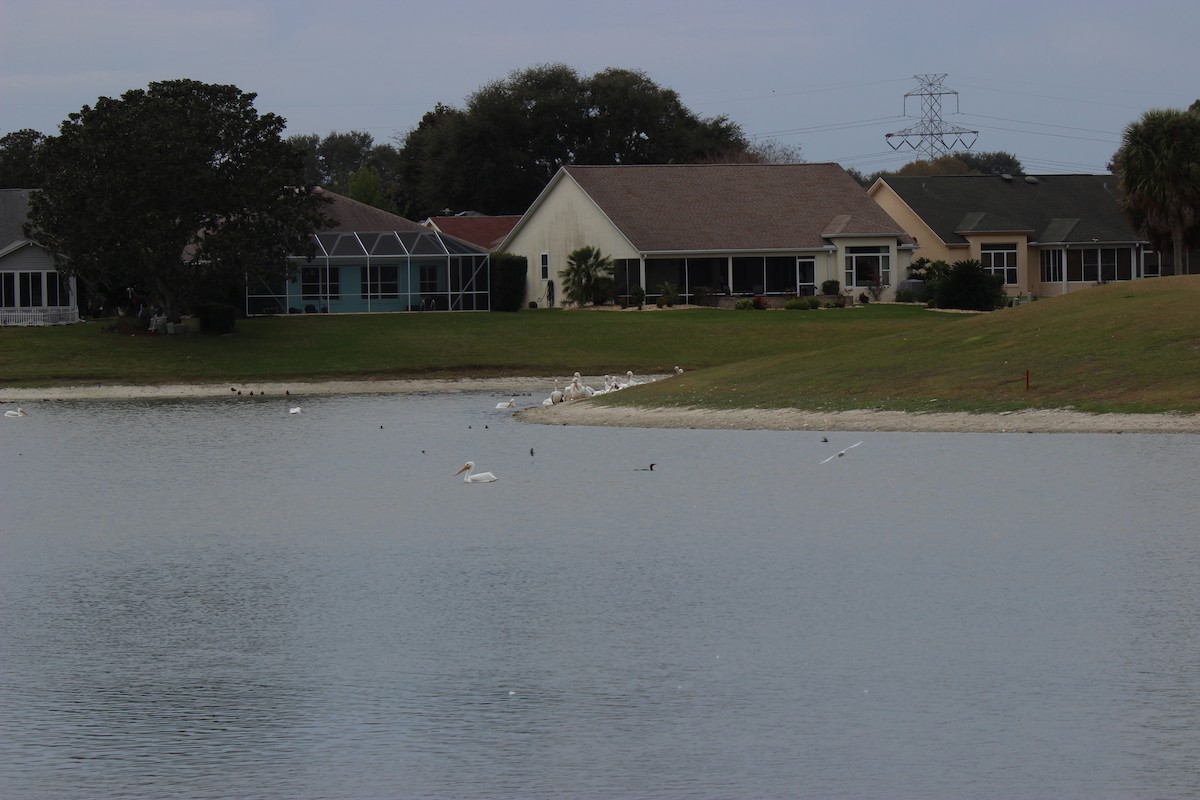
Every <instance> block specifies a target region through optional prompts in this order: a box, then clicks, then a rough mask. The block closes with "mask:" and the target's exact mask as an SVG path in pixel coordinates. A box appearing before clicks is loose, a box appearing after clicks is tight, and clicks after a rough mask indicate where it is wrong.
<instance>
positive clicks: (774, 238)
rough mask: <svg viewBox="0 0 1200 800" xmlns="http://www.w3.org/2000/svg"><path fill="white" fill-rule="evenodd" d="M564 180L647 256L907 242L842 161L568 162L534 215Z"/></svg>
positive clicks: (544, 193) (548, 189)
mask: <svg viewBox="0 0 1200 800" xmlns="http://www.w3.org/2000/svg"><path fill="white" fill-rule="evenodd" d="M561 180H573V181H574V182H575V183H577V184H578V185H579V187H580V188H581V189H582V190H583V191H584V192H585V193H586V194H587V195H588V197H589V198H590V199H591V200H592V202H593V203H595V204H596V206H597V208H598V209H599V210H600V211H601V212H602V213H603V214H604V215H605V216H607V217H608V219H609V220H610V221H611V222H612V224H613V225H614V226H615V227H616V228H617V230H619V231H620V232H621V234H622V235H623V236H624V237H625V238H626V239H627V240H628V241H629V243H630V244H631V245H632V246H633V247H634V248H635V249H636V250H638V251H639V252H642V253H671V252H680V253H681V252H728V251H738V250H804V249H816V248H822V247H826V246H828V245H829V244H830V241H829V237H831V236H884V237H888V238H897V237H900V238H907V237H906V236H905V233H904V231H903V230H901V229H900V227H899V226H898V225H897V224H896V222H895V221H894V220H892V218H891V217H889V216H888V215H887V213H886V212H884V210H883V209H882V208H880V207H879V205H878V204H877V203H876V202H875V201H874V200H872V199H871V198H870V197H868V196H867V193H866V192H865V191H863V189H862V187H861V186H859V185H858V183H857V182H856V181H855V180H854V179H853V178H852V177H850V175H849V174H848V173H847V172H846V171H845V170H844V169H842V168H841V167H840V166H839V165H837V164H651V165H629V166H567V167H563V168H562V169H561V170H559V172H558V174H557V175H555V177H554V179H553V180H551V182H550V185H549V186H548V187H547V188H546V190H545V191H543V192H542V195H541V196H540V197H539V198H538V200H537V201H535V203H534V205H533V207H531V209H530V212H529V213H532V212H533V211H534V210H535V209H536V208H537V206H538V205H539V204H540V202H541V201H542V200H543V199H544V198H545V197H546V196H547V195H548V194H549V192H550V191H551V190H552V189H553V187H554V186H555V185H556V183H557V182H559V181H561ZM529 213H527V214H526V217H528V216H529Z"/></svg>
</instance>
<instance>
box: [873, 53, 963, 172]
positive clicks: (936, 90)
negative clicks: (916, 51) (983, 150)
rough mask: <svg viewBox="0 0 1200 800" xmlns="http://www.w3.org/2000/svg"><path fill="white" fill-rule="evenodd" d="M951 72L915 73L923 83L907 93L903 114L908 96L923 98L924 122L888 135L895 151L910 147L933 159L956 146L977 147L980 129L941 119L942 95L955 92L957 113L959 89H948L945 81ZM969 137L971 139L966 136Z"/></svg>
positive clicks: (947, 153)
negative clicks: (968, 127)
mask: <svg viewBox="0 0 1200 800" xmlns="http://www.w3.org/2000/svg"><path fill="white" fill-rule="evenodd" d="M947 74H948V73H942V74H940V75H914V76H913V77H914V78H916V79H917V80H918V81H919V82H920V84H921V85H920V86H918V87H917V88H916V89H914V90H913V91H911V92H907V93H905V95H904V113H905V114H906V115H907V114H908V98H910V97H919V98H921V121H920V122H918V123H917V124H916V125H910V126H909V127H907V128H905V129H904V130H902V131H896V132H895V133H889V134H885V136H884V138H885V139H887V143H888V144H889V145H890V146H891V148H892V149H893V150H899V149H900V148H901V147H908V148H910V149H912V150H915V151H917V152H918V153H920V154H921V155H922V156H924V157H925V158H926V159H928V160H930V161H932V160H933V159H935V158H939V157H941V156H947V155H950V153H951V152H952V151H953V150H955V149H956V148H958V149H962V150H970V149H971V148H972V147H974V146H975V140H976V138H978V136H979V131H972V130H968V129H966V128H960V127H958V126H957V125H947V124H946V123H944V122H942V97H944V96H945V95H954V111H955V113H958V92H956V91H954V90H953V89H947V88H946V87H945V86H943V85H942V80H943V79H944V78H945V77H946V75H947ZM968 136H969V137H970V142H967V140H966V139H965V138H964V137H968Z"/></svg>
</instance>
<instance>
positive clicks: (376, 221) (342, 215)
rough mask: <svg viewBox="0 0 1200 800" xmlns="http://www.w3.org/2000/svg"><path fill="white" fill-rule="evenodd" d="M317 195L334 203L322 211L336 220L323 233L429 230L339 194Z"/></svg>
mask: <svg viewBox="0 0 1200 800" xmlns="http://www.w3.org/2000/svg"><path fill="white" fill-rule="evenodd" d="M314 191H315V192H316V193H317V194H320V195H323V196H325V197H328V198H329V199H330V200H332V201H333V202H332V203H330V204H329V205H327V206H325V207H324V209H322V210H323V211H324V212H325V216H327V217H329V218H330V219H332V220H334V224H333V225H332V226H330V227H328V228H322V229H321V233H355V232H362V231H414V232H418V233H419V232H423V231H426V230H428V229H427V228H426V227H425V226H424V225H421V224H420V223H417V222H413V221H412V220H411V219H405V218H404V217H401V216H399V215H398V214H392V213H389V212H387V211H384V210H383V209H381V208H375V206H369V205H367V204H366V203H360V202H359V201H357V200H351V199H350V198H349V197H344V196H342V195H340V194H338V193H337V192H331V191H329V190H328V189H321V188H319V187H318V188H317V189H315V190H314Z"/></svg>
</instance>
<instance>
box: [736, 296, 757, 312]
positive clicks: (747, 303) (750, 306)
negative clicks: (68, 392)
mask: <svg viewBox="0 0 1200 800" xmlns="http://www.w3.org/2000/svg"><path fill="white" fill-rule="evenodd" d="M733 307H734V308H735V309H737V310H738V311H753V310H754V301H753V300H751V299H750V298H749V297H742V298H740V299H739V300H738V301H737V302H736V303H734V305H733Z"/></svg>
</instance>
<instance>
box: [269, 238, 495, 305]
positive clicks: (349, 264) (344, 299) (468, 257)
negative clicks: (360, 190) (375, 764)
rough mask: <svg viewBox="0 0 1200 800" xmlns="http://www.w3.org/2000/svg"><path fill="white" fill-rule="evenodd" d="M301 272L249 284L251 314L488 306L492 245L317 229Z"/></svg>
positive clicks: (299, 268)
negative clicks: (281, 281) (283, 278)
mask: <svg viewBox="0 0 1200 800" xmlns="http://www.w3.org/2000/svg"><path fill="white" fill-rule="evenodd" d="M313 240H314V242H315V245H316V255H315V256H314V257H313V258H312V259H311V260H310V259H306V258H303V257H293V259H292V262H293V263H294V264H295V265H296V267H297V273H296V277H295V279H294V280H291V281H288V282H286V283H284V284H282V285H279V286H276V287H271V286H267V285H266V284H264V283H262V282H261V281H260V282H258V284H257V285H253V284H252V285H250V286H249V287H248V288H247V292H246V314H247V315H250V316H254V315H264V314H301V313H308V314H315V313H334V314H337V313H374V312H397V311H487V310H489V307H490V304H489V292H490V290H491V287H490V281H489V271H488V266H489V262H488V252H487V251H486V250H484V249H483V248H479V247H476V246H475V245H471V244H469V243H467V242H462V241H460V240H458V239H454V238H452V237H448V236H442V235H440V234H439V233H438V232H437V231H433V230H428V231H420V232H418V231H379V232H366V233H364V232H327V233H318V234H314V236H313Z"/></svg>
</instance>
